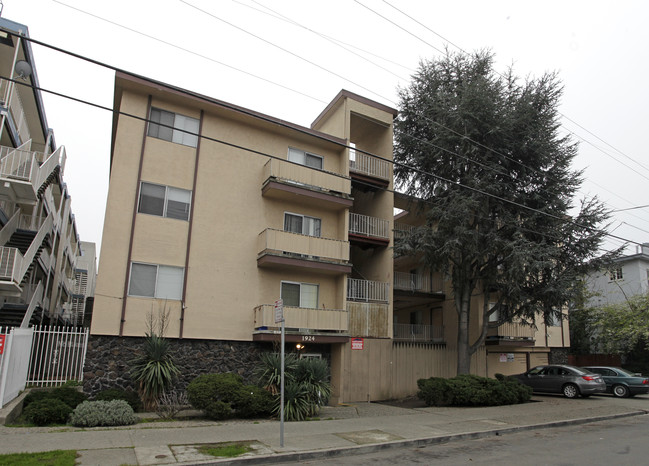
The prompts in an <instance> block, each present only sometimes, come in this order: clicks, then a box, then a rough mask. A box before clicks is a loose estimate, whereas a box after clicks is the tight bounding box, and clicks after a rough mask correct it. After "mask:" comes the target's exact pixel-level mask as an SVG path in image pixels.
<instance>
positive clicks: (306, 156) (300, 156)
mask: <svg viewBox="0 0 649 466" xmlns="http://www.w3.org/2000/svg"><path fill="white" fill-rule="evenodd" d="M288 159H289V160H290V161H291V162H295V163H299V164H300V165H306V166H307V167H312V168H317V169H318V170H322V157H320V156H319V155H315V154H310V153H308V152H304V151H303V150H299V149H293V148H291V147H289V149H288Z"/></svg>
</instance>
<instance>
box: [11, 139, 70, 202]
mask: <svg viewBox="0 0 649 466" xmlns="http://www.w3.org/2000/svg"><path fill="white" fill-rule="evenodd" d="M30 145H31V143H30V142H28V143H25V144H23V145H22V146H21V147H20V148H13V147H5V146H2V147H0V178H4V179H7V180H17V181H26V182H29V183H31V184H32V187H33V192H32V194H31V196H32V197H35V196H36V193H37V192H38V191H39V189H41V187H42V186H43V184H44V183H45V181H46V180H47V178H48V177H49V176H50V174H51V173H52V172H53V171H54V169H55V168H56V167H57V165H60V169H61V172H62V171H63V168H64V166H65V158H66V155H65V149H64V147H63V146H61V147H59V148H58V149H57V150H56V152H54V153H53V154H51V155H46V154H44V153H43V152H37V151H32V150H29V146H30ZM5 184H6V183H5ZM6 186H7V187H8V186H10V185H6ZM23 194H24V193H23Z"/></svg>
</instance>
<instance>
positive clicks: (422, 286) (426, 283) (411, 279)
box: [394, 272, 444, 293]
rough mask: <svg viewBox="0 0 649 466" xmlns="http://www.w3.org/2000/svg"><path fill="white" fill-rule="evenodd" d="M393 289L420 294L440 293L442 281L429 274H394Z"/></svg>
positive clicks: (442, 289)
mask: <svg viewBox="0 0 649 466" xmlns="http://www.w3.org/2000/svg"><path fill="white" fill-rule="evenodd" d="M394 289H395V290H404V291H413V292H415V291H416V292H420V293H442V292H443V291H444V288H443V284H442V280H441V279H439V278H437V277H435V276H431V275H430V274H422V273H408V272H394Z"/></svg>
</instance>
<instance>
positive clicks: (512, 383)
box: [417, 374, 531, 406]
mask: <svg viewBox="0 0 649 466" xmlns="http://www.w3.org/2000/svg"><path fill="white" fill-rule="evenodd" d="M499 375H500V374H499ZM417 385H418V387H419V392H418V393H417V396H418V397H419V398H420V399H422V400H424V402H425V403H426V405H428V406H449V405H452V406H500V405H506V404H515V403H524V402H527V401H529V399H530V397H531V390H529V387H526V386H524V385H522V384H520V383H519V382H518V381H517V380H516V379H514V378H512V377H504V376H502V375H500V377H497V378H496V379H490V378H488V377H480V376H477V375H471V374H464V375H459V376H457V377H454V378H452V379H442V378H439V377H431V378H429V379H420V380H418V381H417Z"/></svg>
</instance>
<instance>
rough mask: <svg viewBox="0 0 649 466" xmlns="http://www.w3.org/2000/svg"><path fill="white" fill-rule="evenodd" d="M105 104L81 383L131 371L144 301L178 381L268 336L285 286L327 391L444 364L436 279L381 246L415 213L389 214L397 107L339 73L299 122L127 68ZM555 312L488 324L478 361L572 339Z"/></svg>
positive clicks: (289, 315) (446, 343) (443, 307)
mask: <svg viewBox="0 0 649 466" xmlns="http://www.w3.org/2000/svg"><path fill="white" fill-rule="evenodd" d="M115 110H116V112H115V114H114V115H115V116H114V120H113V137H112V155H111V172H110V186H109V194H108V202H107V207H106V219H105V225H104V232H103V244H102V251H101V261H100V264H99V276H98V281H97V287H96V298H95V307H94V313H93V320H92V328H91V333H92V337H91V346H90V348H89V359H90V361H91V366H90V367H89V368H88V370H87V374H86V378H87V381H86V383H87V387H86V388H87V389H90V390H97V389H99V388H102V387H104V386H108V385H110V384H111V383H117V384H120V383H127V382H126V380H127V378H126V376H125V375H124V370H125V367H126V366H125V365H124V363H123V360H124V359H125V358H126V357H127V356H128V354H132V350H133V349H134V348H135V346H136V345H138V344H140V343H141V337H142V336H144V334H145V332H146V331H147V320H148V316H149V315H151V313H153V314H154V315H155V314H158V315H159V314H160V313H165V312H166V313H168V315H169V320H168V323H169V325H168V327H167V330H166V336H167V337H169V338H171V339H172V340H173V342H174V348H175V351H176V356H177V361H178V363H179V365H180V367H181V370H182V371H183V378H184V382H188V381H189V380H191V378H193V377H195V376H196V375H198V374H199V373H201V372H217V371H236V372H238V373H240V374H242V375H244V376H245V377H250V376H251V374H252V368H253V366H254V364H255V363H256V360H257V358H258V353H259V351H270V350H273V349H274V348H275V349H277V347H278V344H279V339H280V332H279V324H277V323H276V322H275V318H274V315H275V313H274V303H275V301H276V300H278V299H280V298H281V299H282V300H283V304H284V316H285V319H286V322H285V325H286V329H287V337H286V340H287V342H288V343H287V349H288V350H290V351H295V352H298V353H300V354H301V355H302V356H312V357H324V358H327V359H328V360H329V361H330V364H331V373H332V386H333V397H332V400H331V401H332V402H333V403H337V402H343V401H368V400H379V399H388V398H395V397H399V396H405V395H411V394H414V393H415V392H416V380H417V379H419V378H422V377H429V376H433V375H437V376H452V375H454V373H455V364H456V363H455V356H454V354H455V353H454V351H455V350H454V346H455V336H454V335H455V334H454V332H455V328H456V327H455V326H456V320H457V319H456V318H455V311H454V310H453V306H452V303H451V302H449V301H448V299H447V296H449V294H448V293H447V290H446V289H445V287H447V286H448V285H447V284H446V283H445V282H444V281H443V279H442V277H441V276H440V275H439V274H434V273H431V272H430V271H427V270H424V269H422V268H421V266H420V265H418V264H417V263H416V261H414V260H413V259H408V258H396V259H395V258H394V257H393V249H392V246H393V241H394V238H395V235H396V238H397V240H398V238H399V234H400V232H402V231H407V229H408V227H409V225H414V224H416V223H417V219H416V216H415V215H411V214H409V213H408V212H407V210H404V211H403V212H401V213H400V214H399V216H398V218H396V219H395V217H394V208H395V197H397V198H398V197H399V196H395V194H394V191H393V183H392V179H393V176H392V163H391V161H392V149H393V148H392V141H393V119H394V117H395V116H396V114H397V112H396V110H394V109H392V108H389V107H387V106H385V105H382V104H380V103H377V102H374V101H371V100H369V99H366V98H364V97H361V96H359V95H356V94H354V93H351V92H348V91H341V92H340V93H339V94H338V95H337V96H336V97H335V98H334V99H333V100H332V101H331V103H330V104H329V105H328V106H327V107H326V108H325V109H324V110H323V111H322V113H321V114H320V115H319V116H318V117H317V118H316V119H315V121H314V122H313V124H312V125H311V126H310V127H302V126H299V125H295V124H292V123H288V122H285V121H281V120H279V119H276V118H273V117H270V116H267V115H262V114H259V113H257V112H254V111H251V110H248V109H244V108H241V107H238V106H236V105H232V104H229V103H226V102H222V101H218V100H215V99H211V98H207V97H204V96H201V95H196V94H193V93H191V92H188V91H185V90H182V89H178V88H174V87H171V86H168V85H165V84H162V83H159V82H154V81H150V80H147V79H144V78H141V77H133V76H130V75H127V74H124V73H118V74H117V75H116V80H115ZM396 204H399V202H398V200H397V202H396ZM400 207H402V208H407V206H405V205H403V206H400ZM476 324H477V323H476ZM563 325H564V324H561V325H560V326H559V327H557V329H551V328H548V329H545V328H543V329H539V333H540V332H543V333H544V334H545V335H548V336H545V337H544V338H542V339H539V338H535V337H534V334H533V332H532V333H529V335H528V334H525V335H519V334H515V335H499V334H495V335H492V336H493V337H494V338H492V341H491V342H492V343H494V345H492V346H491V347H492V348H495V349H494V350H493V351H491V350H489V351H487V349H484V348H483V350H481V351H479V352H478V353H476V355H475V356H474V364H473V370H474V372H475V373H478V374H482V375H487V374H493V373H495V372H504V373H516V372H521V371H522V370H524V369H525V366H526V365H527V364H529V363H530V362H536V361H543V360H544V361H547V360H548V354H549V353H550V347H552V346H561V347H563V346H567V331H566V332H564V331H563V330H565V329H563ZM476 328H477V325H476ZM512 328H513V327H512ZM497 330H500V329H497ZM546 330H547V331H546ZM516 331H518V330H516ZM511 332H514V331H513V330H511ZM501 337H503V338H501ZM505 337H511V338H510V339H509V341H505V340H507V338H505ZM508 342H509V343H512V342H513V343H517V344H518V346H503V345H505V344H506V343H508ZM298 345H299V349H298ZM503 354H505V356H504V357H503V356H502V355H503ZM104 355H111V356H110V357H105V356H104ZM494 355H495V356H494ZM512 355H513V356H512ZM531 355H532V356H531ZM521 358H522V359H521ZM93 361H94V362H93Z"/></svg>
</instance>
